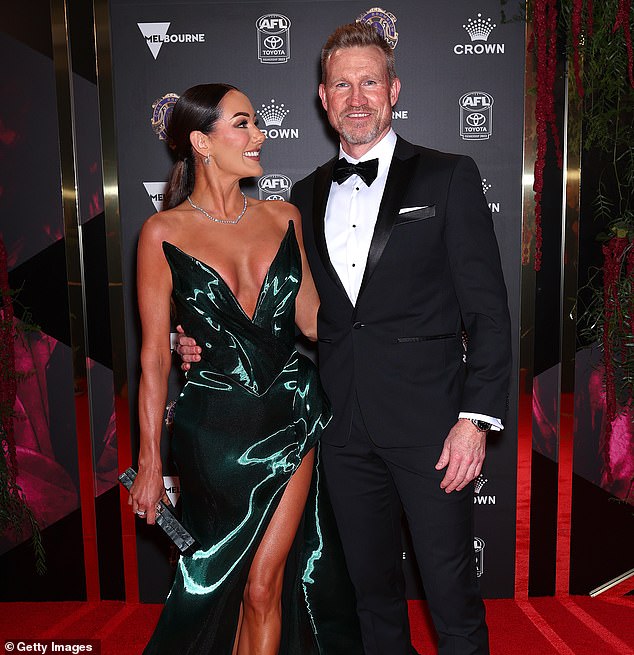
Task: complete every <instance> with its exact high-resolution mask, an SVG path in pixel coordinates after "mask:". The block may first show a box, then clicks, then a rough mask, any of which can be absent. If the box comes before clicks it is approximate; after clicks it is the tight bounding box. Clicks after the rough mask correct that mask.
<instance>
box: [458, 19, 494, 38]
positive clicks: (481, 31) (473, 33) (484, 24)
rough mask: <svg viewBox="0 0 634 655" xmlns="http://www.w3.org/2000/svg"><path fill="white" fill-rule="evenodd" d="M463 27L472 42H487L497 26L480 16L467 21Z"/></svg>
mask: <svg viewBox="0 0 634 655" xmlns="http://www.w3.org/2000/svg"><path fill="white" fill-rule="evenodd" d="M462 27H464V28H465V30H467V34H468V35H469V38H470V39H471V40H472V41H486V40H487V39H488V38H489V34H491V32H492V31H493V28H494V27H496V25H495V24H494V23H493V21H492V20H491V19H490V18H486V19H485V18H482V14H478V17H477V18H469V19H467V24H466V25H463V26H462Z"/></svg>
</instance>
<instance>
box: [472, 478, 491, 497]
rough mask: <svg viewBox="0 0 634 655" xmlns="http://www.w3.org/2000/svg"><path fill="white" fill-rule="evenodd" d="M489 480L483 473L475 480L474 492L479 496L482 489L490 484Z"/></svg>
mask: <svg viewBox="0 0 634 655" xmlns="http://www.w3.org/2000/svg"><path fill="white" fill-rule="evenodd" d="M488 481H489V480H488V479H487V478H485V477H484V476H483V475H482V473H480V475H479V476H478V477H477V478H476V479H475V482H474V483H473V488H474V491H475V492H476V493H477V494H479V493H480V491H481V490H482V487H484V485H485V484H486V483H487V482H488Z"/></svg>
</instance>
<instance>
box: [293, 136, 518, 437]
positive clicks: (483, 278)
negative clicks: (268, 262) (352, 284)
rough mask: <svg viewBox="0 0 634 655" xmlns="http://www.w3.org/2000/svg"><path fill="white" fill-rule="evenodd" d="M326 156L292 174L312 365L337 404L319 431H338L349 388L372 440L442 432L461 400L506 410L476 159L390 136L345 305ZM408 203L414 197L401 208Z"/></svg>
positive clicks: (501, 307)
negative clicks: (307, 276) (368, 238)
mask: <svg viewBox="0 0 634 655" xmlns="http://www.w3.org/2000/svg"><path fill="white" fill-rule="evenodd" d="M335 160H336V158H335V159H332V160H331V161H329V162H327V163H326V164H324V165H323V166H321V167H319V168H318V169H317V170H316V171H315V172H313V173H312V174H311V175H309V176H308V177H307V178H305V179H303V180H301V181H300V182H298V183H297V184H295V186H294V187H293V193H292V198H291V201H292V202H293V203H294V204H296V205H297V207H298V208H299V210H300V211H301V214H302V222H303V234H304V243H305V247H306V254H307V257H308V262H309V264H310V267H311V271H312V274H313V278H314V280H315V284H316V286H317V291H318V292H319V296H320V298H321V307H320V310H319V315H318V336H319V370H320V374H321V378H322V382H323V385H324V388H325V390H326V393H327V394H328V396H329V398H330V400H331V402H332V406H333V411H334V418H333V421H332V422H331V424H330V426H329V427H328V429H327V430H326V432H325V434H324V436H323V439H324V441H325V442H327V443H331V444H335V445H341V444H344V443H345V442H346V440H347V438H348V436H349V433H350V424H351V419H352V408H353V404H354V396H355V394H356V396H357V397H358V400H359V405H360V408H361V412H362V415H363V419H364V421H365V424H366V426H367V429H368V431H369V433H370V435H371V436H372V439H373V440H374V441H375V443H377V444H379V445H381V446H410V445H426V444H427V445H431V444H436V443H439V442H442V441H443V440H444V438H445V437H446V436H447V433H448V431H449V429H450V428H451V426H452V425H453V424H454V423H455V422H456V420H457V417H458V413H459V412H460V411H471V412H477V413H481V414H487V415H489V416H495V417H500V418H502V417H504V415H505V413H506V407H507V388H508V380H509V373H510V366H511V346H510V322H509V314H508V308H507V300H506V288H505V285H504V280H503V277H502V269H501V266H500V257H499V252H498V246H497V241H496V238H495V234H494V232H493V223H492V220H491V212H490V211H489V208H488V206H487V203H486V200H485V198H484V195H483V192H482V182H481V178H480V174H479V172H478V170H477V168H476V165H475V163H474V162H473V160H471V159H470V158H468V157H463V156H458V155H450V154H445V153H441V152H438V151H435V150H430V149H428V148H422V147H419V146H415V145H412V144H411V143H408V142H407V141H404V140H403V139H401V138H400V137H399V138H398V139H397V143H396V149H395V151H394V157H393V159H392V163H391V165H390V169H389V173H388V178H387V183H386V187H385V192H384V194H383V199H382V202H381V205H380V209H379V214H378V219H377V223H376V228H375V230H374V235H373V237H372V243H371V246H370V252H369V255H368V260H367V264H366V269H365V274H364V277H363V282H362V284H361V289H360V292H359V296H358V299H357V303H356V306H353V305H352V303H351V302H350V300H349V299H348V296H347V294H346V292H345V290H344V288H343V286H342V284H341V281H340V279H339V277H338V275H337V273H336V272H335V270H334V268H333V266H332V263H331V261H330V258H329V256H328V250H327V247H326V240H325V235H324V213H325V209H326V203H327V200H328V194H329V191H330V184H331V174H332V167H333V164H334V162H335ZM408 207H423V209H419V210H417V211H413V212H410V213H399V209H401V208H408ZM463 330H464V331H465V332H466V333H467V335H468V349H467V357H466V363H465V361H464V359H465V358H464V354H465V353H464V349H463V342H462V337H461V334H462V331H463Z"/></svg>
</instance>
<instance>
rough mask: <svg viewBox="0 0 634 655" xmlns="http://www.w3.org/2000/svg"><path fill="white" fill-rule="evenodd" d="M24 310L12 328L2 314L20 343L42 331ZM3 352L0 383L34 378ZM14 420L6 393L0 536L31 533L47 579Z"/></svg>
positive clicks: (0, 425) (1, 405) (0, 430)
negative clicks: (11, 430) (11, 429)
mask: <svg viewBox="0 0 634 655" xmlns="http://www.w3.org/2000/svg"><path fill="white" fill-rule="evenodd" d="M16 296H17V293H16V292H15V291H14V290H11V291H10V292H9V294H8V296H7V299H8V300H10V302H11V303H12V304H13V305H14V306H15V304H16ZM22 309H23V312H22V320H21V321H15V323H14V322H13V320H11V324H10V325H9V324H6V322H7V319H6V318H5V317H4V314H3V313H2V312H0V317H1V318H0V321H2V326H3V334H5V335H12V338H13V339H17V338H19V337H23V336H25V335H26V336H27V337H28V334H29V333H31V332H36V331H39V327H38V326H37V325H35V324H34V323H33V322H32V316H31V314H30V312H28V311H27V310H26V309H24V308H22ZM1 350H2V352H0V361H1V362H2V366H1V368H0V381H2V383H3V384H6V383H10V382H15V383H19V382H20V381H22V380H25V379H27V378H28V377H30V376H31V375H33V372H32V371H30V372H25V373H24V372H22V373H19V372H16V370H15V361H9V360H8V358H9V357H12V356H13V352H12V350H11V349H10V348H4V347H3V348H2V349H1ZM12 420H15V410H14V408H13V402H12V401H11V399H10V398H9V397H6V398H5V394H4V393H3V394H2V400H0V534H2V535H6V536H7V537H14V538H16V539H18V540H19V539H22V538H23V537H24V536H25V535H28V534H29V533H30V535H31V543H32V546H33V552H34V558H35V570H36V572H37V573H38V574H39V575H44V573H45V572H46V553H45V551H44V545H43V543H42V535H41V533H40V529H39V526H38V523H37V520H36V518H35V515H34V514H33V511H32V510H31V508H30V506H29V503H28V500H27V498H26V496H25V495H24V492H23V491H22V489H21V488H20V486H19V485H18V483H17V480H16V472H17V461H16V459H15V450H14V449H13V448H12V447H11V444H10V440H9V437H8V435H7V434H6V432H5V428H4V426H6V425H8V424H9V422H10V421H12ZM7 429H8V428H7Z"/></svg>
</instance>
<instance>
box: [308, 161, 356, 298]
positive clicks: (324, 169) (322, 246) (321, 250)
mask: <svg viewBox="0 0 634 655" xmlns="http://www.w3.org/2000/svg"><path fill="white" fill-rule="evenodd" d="M335 161H336V158H334V159H331V160H330V161H329V162H327V163H326V164H324V165H323V166H321V167H320V168H318V169H317V172H316V173H315V188H314V192H313V229H314V231H315V245H316V247H317V252H318V254H319V257H320V258H321V262H322V264H323V265H324V268H325V269H326V271H327V272H328V275H330V277H331V278H332V280H333V282H334V283H335V284H336V285H337V286H338V287H339V289H341V292H342V293H343V294H344V295H345V296H346V298H347V297H348V294H347V293H346V290H345V288H344V286H343V284H342V283H341V280H340V278H339V276H338V275H337V271H335V267H334V266H333V265H332V262H331V261H330V255H329V254H328V246H327V245H326V230H325V225H324V221H325V216H326V205H327V204H328V195H329V194H330V185H331V183H332V169H333V166H334V164H335Z"/></svg>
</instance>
